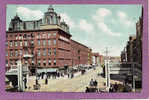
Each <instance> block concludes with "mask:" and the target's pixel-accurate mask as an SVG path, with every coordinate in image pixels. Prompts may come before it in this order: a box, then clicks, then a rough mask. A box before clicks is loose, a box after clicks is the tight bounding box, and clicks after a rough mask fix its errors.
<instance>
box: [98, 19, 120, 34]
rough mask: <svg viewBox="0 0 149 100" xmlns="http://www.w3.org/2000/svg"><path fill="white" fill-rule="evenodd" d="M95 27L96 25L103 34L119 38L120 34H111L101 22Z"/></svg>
mask: <svg viewBox="0 0 149 100" xmlns="http://www.w3.org/2000/svg"><path fill="white" fill-rule="evenodd" d="M97 25H98V28H99V29H100V30H101V31H102V32H104V33H105V34H108V35H111V36H121V34H120V33H118V32H112V30H111V29H110V28H109V27H108V26H107V25H106V24H105V23H103V22H100V23H98V24H97Z"/></svg>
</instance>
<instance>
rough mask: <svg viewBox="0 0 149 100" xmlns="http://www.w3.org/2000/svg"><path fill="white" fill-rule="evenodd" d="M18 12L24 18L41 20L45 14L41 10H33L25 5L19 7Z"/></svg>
mask: <svg viewBox="0 0 149 100" xmlns="http://www.w3.org/2000/svg"><path fill="white" fill-rule="evenodd" d="M16 12H17V13H18V15H19V16H20V17H21V18H22V19H23V20H39V19H41V18H43V15H44V14H43V12H42V11H40V10H31V9H29V8H25V7H17V11H16Z"/></svg>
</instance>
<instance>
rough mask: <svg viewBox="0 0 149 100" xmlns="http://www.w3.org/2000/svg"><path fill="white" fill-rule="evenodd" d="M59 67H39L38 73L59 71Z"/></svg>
mask: <svg viewBox="0 0 149 100" xmlns="http://www.w3.org/2000/svg"><path fill="white" fill-rule="evenodd" d="M57 70H58V69H57V68H42V69H37V73H42V72H44V73H47V72H57Z"/></svg>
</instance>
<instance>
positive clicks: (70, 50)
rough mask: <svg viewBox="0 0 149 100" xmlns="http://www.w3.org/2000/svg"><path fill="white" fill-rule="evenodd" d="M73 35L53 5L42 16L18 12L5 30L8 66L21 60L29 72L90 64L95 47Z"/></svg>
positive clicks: (65, 68)
mask: <svg viewBox="0 0 149 100" xmlns="http://www.w3.org/2000/svg"><path fill="white" fill-rule="evenodd" d="M71 37H72V35H71V34H70V32H69V26H68V25H67V24H66V23H65V22H64V21H61V17H60V16H59V15H58V14H57V13H56V12H55V11H54V9H53V7H52V6H49V7H48V11H47V12H45V13H44V17H43V18H42V19H39V20H32V21H23V20H21V19H20V17H19V16H18V15H17V14H16V16H14V18H13V19H11V22H10V24H9V28H8V30H7V31H6V70H9V69H10V68H11V67H13V66H15V65H16V64H17V61H18V60H21V62H22V64H23V65H27V66H28V69H29V72H30V74H35V73H36V72H37V71H39V72H48V71H49V72H50V71H51V72H52V71H55V70H67V69H69V68H71V67H77V66H79V65H91V64H92V49H91V48H89V47H87V46H85V45H83V44H81V43H79V42H77V41H75V40H72V39H71Z"/></svg>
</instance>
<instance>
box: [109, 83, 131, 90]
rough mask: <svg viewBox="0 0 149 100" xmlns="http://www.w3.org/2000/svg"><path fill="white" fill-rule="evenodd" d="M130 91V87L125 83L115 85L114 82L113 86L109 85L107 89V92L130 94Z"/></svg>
mask: <svg viewBox="0 0 149 100" xmlns="http://www.w3.org/2000/svg"><path fill="white" fill-rule="evenodd" d="M131 91H132V87H131V86H130V85H129V84H128V83H126V84H123V85H122V84H117V82H115V84H113V85H111V86H110V88H109V92H131Z"/></svg>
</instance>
